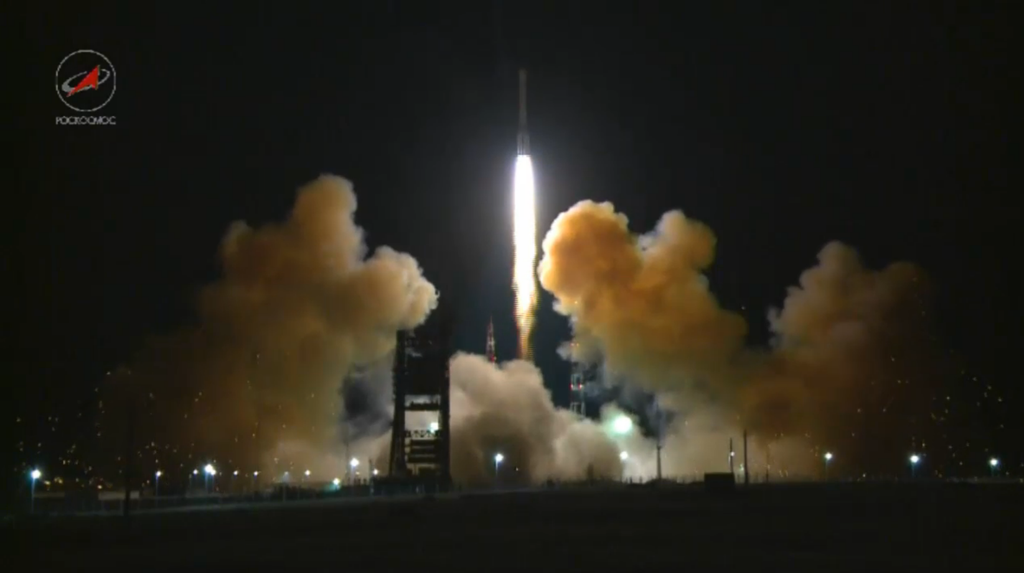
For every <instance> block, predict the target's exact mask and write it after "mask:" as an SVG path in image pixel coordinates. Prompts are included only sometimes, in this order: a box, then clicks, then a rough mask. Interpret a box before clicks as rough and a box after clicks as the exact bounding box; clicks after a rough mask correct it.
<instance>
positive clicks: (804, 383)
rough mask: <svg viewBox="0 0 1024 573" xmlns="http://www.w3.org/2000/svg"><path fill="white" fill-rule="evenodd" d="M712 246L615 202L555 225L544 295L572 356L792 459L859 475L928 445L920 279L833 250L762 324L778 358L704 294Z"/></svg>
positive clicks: (701, 234)
mask: <svg viewBox="0 0 1024 573" xmlns="http://www.w3.org/2000/svg"><path fill="white" fill-rule="evenodd" d="M714 246H715V237H714V235H713V234H712V232H711V230H710V229H709V228H708V227H706V226H705V225H703V224H701V223H699V222H696V221H693V220H691V219H688V218H686V217H685V216H684V215H683V214H682V213H681V212H679V211H672V212H669V213H667V214H665V215H664V216H663V217H662V219H661V221H660V222H659V223H658V226H657V228H656V230H655V231H654V232H652V233H650V234H648V235H644V236H637V235H635V234H633V233H632V232H630V230H629V228H628V221H627V219H626V217H625V216H624V215H622V214H621V213H616V212H615V210H614V207H613V206H612V205H611V204H610V203H603V204H597V203H593V202H590V201H584V202H581V203H579V204H577V205H575V206H574V207H572V208H571V209H569V210H568V211H566V212H565V213H562V214H561V215H560V216H559V217H558V218H557V219H556V220H555V222H554V223H553V224H552V227H551V230H550V231H549V233H548V234H547V236H546V237H545V239H544V242H543V257H542V260H541V263H540V284H541V285H542V286H543V287H544V288H545V289H547V290H548V291H550V292H551V293H552V294H553V295H554V296H555V299H556V310H558V311H559V312H561V313H563V314H565V315H567V316H569V317H570V319H571V320H572V322H573V327H574V337H575V342H576V343H577V344H574V345H571V346H569V347H568V348H570V349H571V351H572V353H573V355H574V356H576V357H577V358H586V359H593V357H595V356H598V357H602V358H603V359H604V361H605V364H606V366H607V367H609V368H610V369H611V370H613V371H615V372H617V373H620V374H623V375H626V376H627V377H628V378H629V380H630V381H631V382H633V383H636V384H639V385H640V386H642V387H644V388H646V389H648V390H651V391H654V392H656V393H657V394H658V395H659V397H660V399H661V400H663V401H664V402H665V403H667V404H669V405H670V406H672V407H675V408H685V409H686V410H688V411H689V412H690V413H691V414H692V415H698V416H701V417H702V418H707V417H708V416H709V413H712V412H713V413H714V415H715V416H719V417H720V418H721V419H720V420H719V421H718V422H716V423H715V424H711V423H707V424H703V427H704V428H705V429H707V428H712V427H714V428H718V429H714V430H713V431H711V430H707V431H704V432H703V433H706V434H708V435H713V434H715V433H716V432H719V431H722V430H723V429H728V430H729V431H732V432H734V433H733V435H734V436H735V437H738V431H737V429H739V428H743V427H746V428H748V429H749V430H750V431H751V432H752V433H753V436H754V439H755V440H757V441H759V442H760V443H762V444H765V445H766V446H767V445H768V444H771V443H775V444H776V445H778V443H779V442H780V441H783V440H784V441H785V442H786V443H787V445H788V446H790V448H789V449H792V448H793V447H797V446H793V440H794V439H796V440H799V441H801V442H802V443H803V447H804V450H805V451H804V454H805V455H806V456H810V457H809V458H808V459H814V456H815V455H816V453H815V452H816V451H817V450H816V449H817V448H829V449H842V450H843V451H844V453H845V454H846V455H847V458H846V460H847V461H849V463H851V464H853V463H856V464H858V466H857V467H859V468H864V469H868V470H870V469H871V467H872V461H871V458H872V455H873V454H878V455H875V456H874V457H875V458H876V460H875V461H877V462H878V463H879V464H888V465H889V466H892V465H893V464H902V462H903V456H902V455H898V454H897V452H898V450H900V449H903V450H905V449H907V448H909V447H911V445H912V443H914V441H915V440H916V441H918V442H921V441H924V440H925V438H926V437H927V436H929V435H931V434H932V433H933V432H932V430H934V427H933V425H932V424H930V423H929V420H928V408H930V401H931V395H932V394H933V393H934V391H935V389H936V388H937V386H938V385H939V384H940V382H941V379H942V377H941V376H940V375H939V374H938V373H937V372H935V365H936V364H938V361H937V360H935V359H934V354H933V350H934V349H932V348H931V344H930V343H931V338H930V337H929V335H928V332H927V329H928V324H927V319H926V312H925V307H924V298H923V294H924V291H923V287H924V286H925V280H924V276H923V273H922V272H921V271H920V269H918V268H916V267H915V266H913V265H910V264H906V263H897V264H894V265H891V266H889V267H887V268H885V269H883V270H880V271H875V270H871V269H868V268H865V267H864V266H863V264H862V263H861V261H860V259H859V258H858V257H857V254H856V253H855V252H854V251H853V250H852V249H851V248H849V247H847V246H845V245H842V244H840V243H831V244H829V245H827V246H826V247H825V248H824V249H823V250H822V251H821V253H820V254H819V264H818V266H816V267H814V268H813V269H811V270H809V271H807V272H805V273H804V274H803V275H802V276H801V278H800V286H799V287H798V288H792V289H790V292H789V296H788V297H787V298H786V300H785V303H784V305H783V307H782V309H781V311H778V312H774V313H773V314H772V315H771V317H770V318H771V325H772V329H773V333H774V334H775V336H776V339H775V341H774V344H773V347H772V348H770V349H754V348H748V347H746V346H745V345H744V337H745V335H746V323H745V321H744V320H743V319H742V318H741V317H740V316H739V315H737V314H735V313H733V312H730V311H728V310H725V309H723V308H722V307H721V306H720V305H719V304H718V302H717V301H716V299H715V297H714V296H713V294H712V293H711V291H710V289H709V284H708V281H707V278H706V277H705V275H704V271H705V270H706V269H707V268H708V267H709V265H710V264H711V262H712V260H713V258H714ZM691 417H692V416H691ZM680 419H681V420H682V421H681V422H680V423H682V424H686V416H682V417H681V418H680ZM680 431H682V430H681V429H680V428H678V427H676V428H673V429H671V431H670V434H671V433H673V432H675V433H678V432H680ZM671 441H672V440H670V442H671ZM676 441H677V442H678V440H676ZM720 447H724V446H720ZM668 448H669V445H668V444H667V445H666V450H667V449H668ZM883 450H884V452H883ZM889 450H891V451H889ZM883 453H884V455H881V454H883Z"/></svg>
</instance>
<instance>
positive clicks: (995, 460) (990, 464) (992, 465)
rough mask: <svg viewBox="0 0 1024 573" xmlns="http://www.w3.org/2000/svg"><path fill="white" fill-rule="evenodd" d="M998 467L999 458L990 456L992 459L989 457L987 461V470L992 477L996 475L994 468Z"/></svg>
mask: <svg viewBox="0 0 1024 573" xmlns="http://www.w3.org/2000/svg"><path fill="white" fill-rule="evenodd" d="M998 467H999V459H998V458H992V459H990V460H989V461H988V469H989V472H990V473H991V474H992V477H996V468H998Z"/></svg>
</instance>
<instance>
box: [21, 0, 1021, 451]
mask: <svg viewBox="0 0 1024 573" xmlns="http://www.w3.org/2000/svg"><path fill="white" fill-rule="evenodd" d="M336 4H337V5H338V6H334V5H333V4H332V5H331V6H330V7H328V5H326V4H325V5H323V6H319V7H317V8H316V9H301V8H299V7H296V6H293V5H291V4H284V5H283V6H284V7H276V6H277V4H272V3H264V4H261V3H256V4H253V5H252V6H251V7H248V8H243V9H241V10H231V9H228V8H220V7H218V6H217V5H216V3H208V4H207V6H206V8H205V9H204V10H202V11H200V12H189V13H173V12H161V11H159V10H157V9H155V8H152V7H150V6H148V5H147V6H146V7H145V8H136V9H131V10H125V9H121V10H116V11H104V10H102V9H98V8H94V7H91V6H90V7H88V8H87V7H85V5H83V6H82V7H79V8H75V7H72V6H65V5H60V6H59V7H58V6H54V7H52V8H47V7H46V5H45V3H44V4H40V5H34V6H33V7H32V8H31V14H30V15H29V17H28V20H27V26H26V28H25V30H26V32H27V42H28V45H27V48H26V50H25V53H26V54H27V56H28V57H27V58H26V59H25V61H26V69H27V72H28V76H27V81H26V82H24V83H22V84H21V86H22V89H21V90H19V91H22V92H23V93H24V95H25V98H26V100H27V104H28V105H27V110H26V113H24V114H22V116H21V117H20V118H19V119H20V121H21V122H22V123H23V125H24V126H25V127H26V128H27V132H28V137H29V138H28V141H27V145H26V147H27V149H28V154H27V155H28V158H27V163H26V164H25V165H24V166H22V169H21V170H20V172H21V174H22V177H21V178H20V179H19V181H18V185H19V188H18V191H17V192H15V193H13V194H12V195H13V196H15V197H17V198H19V199H21V200H24V201H27V204H26V205H24V206H22V207H17V208H12V209H11V210H10V211H9V212H8V217H9V218H11V219H12V223H13V225H12V228H13V229H15V230H16V233H15V237H14V238H15V241H16V246H15V248H14V249H13V252H14V254H15V257H14V259H13V260H14V261H15V262H14V263H13V264H14V265H15V266H16V267H19V268H15V269H14V276H15V279H14V280H13V282H14V283H16V284H17V285H18V286H23V287H25V289H26V292H25V293H24V295H23V298H22V299H20V300H9V301H8V305H7V306H8V308H7V310H6V311H5V312H6V313H8V315H9V316H11V317H12V318H13V319H14V320H13V321H6V322H8V323H9V324H16V325H20V326H18V327H17V330H15V331H14V334H13V336H11V337H9V338H8V339H7V341H8V344H9V348H8V350H9V351H10V352H12V353H13V356H12V364H14V365H15V366H16V368H15V369H14V372H15V376H14V377H13V379H11V380H10V381H9V382H8V388H9V391H10V392H11V393H12V394H13V400H11V401H10V404H11V405H12V406H13V407H14V408H15V409H17V410H18V411H19V412H23V413H25V414H24V415H26V416H28V418H31V419H36V418H35V417H36V416H38V415H39V414H43V415H44V416H45V415H47V414H48V412H49V411H50V410H51V409H52V410H53V411H55V412H56V411H62V412H75V411H77V410H78V409H80V408H82V407H83V404H84V403H85V402H83V400H87V399H88V398H89V396H90V391H91V389H92V388H93V387H94V386H95V385H96V382H97V381H98V380H99V379H100V377H101V376H102V374H103V372H104V371H106V370H108V369H110V368H111V367H113V366H115V365H116V364H118V363H119V362H122V361H125V360H127V359H128V358H130V356H131V354H132V353H133V352H134V351H135V350H137V349H138V348H139V346H140V345H141V344H142V342H143V340H144V337H145V336H146V335H148V334H152V333H156V332H161V331H168V330H172V329H174V328H175V327H177V326H179V325H181V324H184V323H186V322H187V321H188V320H190V319H191V318H193V317H194V314H193V313H192V296H193V295H194V293H195V289H196V288H197V287H198V286H200V285H202V284H204V283H206V282H209V281H211V280H213V279H214V278H215V277H216V276H217V273H218V269H217V263H216V258H215V255H216V249H217V245H218V242H219V240H220V238H221V236H222V234H223V232H224V231H225V229H226V228H227V226H228V224H229V223H230V222H231V221H233V220H236V219H244V220H246V221H248V222H250V223H252V224H261V223H265V222H269V221H275V220H281V219H283V218H284V217H285V216H286V215H287V212H288V210H289V208H290V206H291V204H292V201H293V198H294V192H295V189H296V188H297V187H298V186H299V185H301V184H302V183H305V182H307V181H309V180H311V179H313V178H314V177H316V176H317V175H319V174H321V173H325V172H329V173H335V174H339V175H343V176H345V177H347V178H349V179H351V180H352V181H353V182H354V183H355V188H356V192H357V195H358V199H359V203H360V204H359V210H358V212H357V220H358V222H359V223H360V224H361V225H362V226H363V227H364V228H365V229H366V230H367V232H368V239H369V242H370V244H371V246H378V245H390V246H392V247H395V248H397V249H399V250H402V251H407V252H410V253H411V254H413V255H414V256H415V257H416V258H417V259H418V260H419V261H420V262H421V264H422V265H423V267H424V269H425V272H426V275H427V276H428V278H429V279H430V280H432V281H433V282H434V283H435V284H436V285H438V287H439V288H440V290H441V293H442V297H443V298H444V299H446V300H451V301H453V302H454V304H455V305H456V307H457V309H458V312H459V314H460V317H461V322H460V325H459V330H458V332H459V336H458V340H457V343H458V345H459V346H460V347H461V348H463V349H465V350H470V351H475V352H482V351H483V348H484V333H485V328H486V323H487V318H488V315H489V314H493V315H494V317H495V322H496V326H497V330H498V352H499V355H500V356H501V357H502V358H511V357H512V355H513V353H514V351H515V343H514V326H513V322H512V318H511V315H512V297H511V290H510V287H509V284H510V280H511V278H510V267H511V246H510V242H511V241H510V237H511V224H510V219H511V214H510V205H511V195H510V193H511V174H512V162H513V159H514V157H513V156H514V154H515V129H516V83H515V82H516V68H517V67H518V66H520V65H523V66H526V67H528V69H529V73H530V76H529V77H530V87H529V110H530V111H529V118H530V126H531V144H532V150H533V155H534V158H535V164H536V170H537V187H538V198H539V199H538V200H539V205H538V208H539V221H538V229H540V230H541V233H543V232H545V231H546V230H547V228H548V227H549V226H550V223H551V221H552V220H553V219H554V217H555V216H557V214H558V213H560V212H561V211H563V210H565V209H566V208H568V207H570V206H571V205H572V204H574V203H575V202H576V201H579V200H582V199H587V198H589V199H594V200H610V201H612V202H614V203H615V204H616V206H617V207H618V208H619V209H620V210H622V211H624V212H625V213H626V214H627V215H628V216H629V217H630V219H631V222H632V225H633V226H634V229H636V230H638V231H647V230H650V229H651V228H652V227H653V225H654V224H655V223H656V221H657V219H658V218H659V217H660V215H661V214H662V213H663V212H665V211H667V210H669V209H672V208H681V209H683V210H684V211H685V212H686V213H687V214H688V215H690V216H693V217H695V218H697V219H700V220H703V221H705V222H707V223H708V224H709V225H710V226H711V227H712V228H713V229H714V230H715V232H716V233H717V235H718V237H719V257H718V261H717V262H716V264H715V266H714V268H713V270H712V271H711V274H710V278H711V281H712V287H713V289H714V290H715V291H716V292H717V293H718V294H719V296H720V297H721V299H722V301H723V303H724V304H725V305H726V306H729V307H732V308H736V309H739V308H740V307H741V306H742V307H743V308H744V309H745V313H746V314H747V316H748V318H749V320H750V321H751V322H752V323H753V325H754V329H753V330H754V332H753V334H752V341H753V342H755V343H763V342H765V341H766V336H765V333H764V330H765V329H764V322H765V320H764V314H765V311H766V310H767V308H768V306H770V305H778V304H780V303H781V302H782V299H783V297H784V296H785V288H786V287H787V286H789V285H792V284H795V283H796V281H797V279H798V277H799V273H800V272H801V271H802V270H804V269H806V268H808V267H810V266H812V265H813V264H814V263H815V255H816V254H817V252H818V250H819V249H820V248H821V247H822V246H823V245H824V244H825V243H826V242H827V241H829V240H832V239H838V240H842V241H844V242H848V243H850V244H852V245H853V246H855V247H857V248H858V249H860V251H861V253H862V254H863V255H864V257H865V259H866V261H867V262H868V263H869V264H870V265H873V266H879V265H883V264H886V263H888V262H892V261H896V260H911V261H915V262H917V263H919V264H921V265H923V266H924V267H925V268H926V269H927V270H928V272H929V273H930V274H931V275H932V277H933V279H934V282H935V288H936V296H937V301H936V303H937V312H938V313H939V316H940V320H941V329H940V335H941V336H942V338H943V340H944V342H945V344H946V345H947V346H948V348H949V349H951V350H954V351H956V352H957V353H958V354H959V355H961V356H962V357H963V360H964V361H965V363H966V364H967V369H968V370H969V372H970V373H971V375H976V376H978V377H979V378H982V379H984V380H986V381H990V382H991V383H992V384H993V385H996V386H997V387H998V388H999V391H1000V392H1001V393H1002V395H1003V396H1004V397H1005V399H1006V404H1007V407H1008V408H1016V410H1014V411H1015V412H1020V407H1019V403H1020V401H1021V400H1022V399H1024V396H1022V393H1021V392H1020V390H1019V382H1018V381H1017V379H1016V378H1017V377H1018V371H1019V368H1018V367H1017V363H1018V354H1019V348H1020V347H1021V344H1022V343H1024V336H1022V333H1021V326H1020V325H1021V315H1022V308H1021V294H1020V293H1021V292H1022V284H1021V279H1020V277H1021V273H1020V263H1019V262H1018V258H1019V254H1018V253H1017V252H1016V251H1017V250H1018V249H1016V248H1015V247H1016V245H1017V244H1018V243H1019V242H1020V239H1021V234H1022V233H1021V232H1020V230H1019V223H1018V222H1019V214H1020V209H1019V208H1017V207H1014V206H1013V205H1015V204H1016V202H1017V198H1016V197H1015V196H1013V194H1011V189H1015V190H1019V189H1020V187H1019V179H1017V178H1015V175H1016V174H1015V173H1014V174H1012V173H1011V169H1012V168H1019V165H1020V156H1019V150H1020V148H1021V147H1020V140H1019V132H1018V131H1016V130H1013V129H1012V127H1013V126H1014V125H1015V123H1016V120H1017V119H1018V117H1017V116H1015V117H1013V118H1011V113H1012V111H1011V110H1012V109H1013V108H1015V107H1017V106H1018V105H1019V102H1020V101H1022V100H1021V97H1020V96H1021V95H1022V94H1021V93H1020V91H1019V89H1018V88H1017V87H1016V86H1015V84H1014V83H1013V82H1011V78H1012V77H1013V76H1014V75H1019V69H1020V66H1019V64H1020V62H1019V61H1013V60H1011V54H1012V53H1014V52H1015V51H1016V49H1015V48H1017V47H1019V46H1015V42H1013V41H1012V38H1013V36H1015V35H1017V34H1018V33H1019V30H1018V29H1017V27H1015V25H1014V23H1015V22H1019V21H1020V20H1019V19H1018V18H1017V17H1016V16H1017V15H1016V14H1012V13H1011V6H1012V4H1011V3H1006V4H992V3H988V2H964V3H961V4H959V5H954V4H948V3H939V2H933V3H920V6H919V8H921V9H911V8H908V6H910V4H911V3H902V2H900V3H894V4H899V5H900V7H899V8H894V7H884V6H883V4H885V3H870V2H869V3H863V2H850V3H845V4H846V5H847V6H846V8H838V7H836V6H834V4H840V3H833V2H828V3H821V2H806V3H785V4H784V5H783V3H771V4H772V6H771V7H760V8H757V7H751V6H753V4H754V3H733V2H714V3H708V4H711V5H713V6H715V7H714V8H709V7H703V8H693V7H684V6H683V4H684V3H662V4H663V7H662V9H655V5H656V4H655V3H653V2H652V3H639V4H642V6H643V7H638V6H636V5H635V4H638V3H633V2H609V3H600V2H536V3H535V2H509V1H505V2H497V1H494V2H476V3H465V4H462V3H459V4H454V3H440V2H432V1H404V2H403V1H398V0H394V1H392V2H385V1H364V2H351V3H344V2H341V3H336ZM606 4H607V5H608V6H606ZM748 4H749V6H748ZM554 5H557V7H553V6H554ZM740 5H743V6H744V7H743V8H740V7H739V6H740ZM340 6H345V7H344V8H342V7H340ZM82 48H91V49H95V50H98V51H100V52H102V53H104V54H105V55H106V56H108V57H109V58H110V59H111V60H112V62H113V63H114V65H115V67H116V70H117V93H116V96H115V97H114V99H113V101H112V103H111V104H110V106H109V108H108V109H105V110H104V113H110V114H116V116H117V125H116V126H113V127H111V126H106V127H70V126H54V119H53V117H54V116H56V115H63V114H64V113H65V110H64V109H63V107H62V104H61V102H60V101H59V100H58V98H57V96H56V95H55V93H54V88H53V78H54V70H55V69H56V66H57V64H58V63H59V62H60V61H61V59H62V58H63V57H64V56H65V55H66V54H67V53H69V52H72V51H74V50H77V49H82ZM1018 79H1019V78H1018ZM1014 111H1015V110H1014ZM1012 149H1017V150H1018V151H1017V152H1016V153H1014V152H1012V151H1011V150H1012ZM1011 166H1012V167H1011ZM8 268H10V266H8ZM17 277H22V278H21V279H20V280H19V278H17ZM567 332H568V329H567V326H566V324H565V320H564V319H563V318H561V317H558V316H556V315H555V314H554V313H553V312H552V311H551V310H550V299H548V298H545V299H543V300H542V301H541V312H540V317H539V328H538V332H537V336H536V339H535V346H536V352H537V359H538V362H539V363H540V364H541V366H542V367H543V368H544V370H545V375H546V377H547V379H548V385H549V387H552V388H553V391H554V395H555V399H556V402H559V403H562V404H563V405H564V404H565V402H566V400H567V391H566V384H567V376H568V367H567V366H566V365H565V364H564V363H561V362H560V361H559V360H558V359H557V358H556V357H555V347H556V345H557V342H558V341H559V340H562V339H564V338H565V337H566V335H567ZM12 418H13V416H10V417H7V419H8V420H10V419H12ZM18 432H19V433H24V427H22V428H21V429H18Z"/></svg>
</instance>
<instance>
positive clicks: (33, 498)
mask: <svg viewBox="0 0 1024 573" xmlns="http://www.w3.org/2000/svg"><path fill="white" fill-rule="evenodd" d="M29 476H31V477H32V493H31V494H30V497H29V502H28V503H29V505H28V512H29V513H35V512H36V481H37V480H38V479H39V478H40V477H42V476H43V472H41V471H39V470H38V469H34V470H32V473H30V474H29Z"/></svg>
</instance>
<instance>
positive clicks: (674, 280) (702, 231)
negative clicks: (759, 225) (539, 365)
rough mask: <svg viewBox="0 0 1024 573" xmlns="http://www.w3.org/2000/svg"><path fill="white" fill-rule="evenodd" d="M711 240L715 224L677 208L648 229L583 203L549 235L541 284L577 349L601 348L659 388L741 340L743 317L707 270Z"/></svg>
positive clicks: (713, 362) (696, 371)
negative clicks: (723, 301)
mask: <svg viewBox="0 0 1024 573" xmlns="http://www.w3.org/2000/svg"><path fill="white" fill-rule="evenodd" d="M714 244H715V238H714V235H712V233H711V231H710V229H708V228H707V227H706V226H704V225H703V224H701V223H698V222H695V221H692V220H690V219H687V218H686V217H685V216H683V214H682V213H680V212H678V211H673V212H670V213H667V214H666V215H665V216H664V217H662V219H661V222H660V223H659V224H658V227H657V229H656V230H655V232H654V233H652V234H650V235H647V236H642V237H637V236H635V235H633V234H632V233H631V232H630V231H629V227H628V220H627V219H626V217H625V215H623V214H621V213H616V212H615V209H614V207H613V206H612V204H611V203H601V204H598V203H594V202H592V201H583V202H581V203H578V204H576V205H575V206H574V207H572V208H571V209H569V210H568V211H566V212H565V213H562V214H561V215H559V216H558V218H556V219H555V221H554V223H553V224H552V225H551V230H550V231H549V232H548V234H547V236H546V237H545V239H544V244H543V250H544V258H543V259H542V260H541V263H540V282H541V285H542V286H543V287H544V288H545V289H547V290H548V291H550V292H551V293H552V294H553V295H554V296H555V299H556V310H558V311H559V312H561V313H562V314H565V315H567V316H569V317H570V318H571V319H572V320H573V323H574V325H575V327H576V334H577V342H579V345H578V346H577V347H576V348H574V349H573V353H574V355H575V356H576V357H578V358H585V357H588V356H590V357H592V356H593V355H594V353H595V351H596V352H597V353H598V354H600V355H602V356H603V357H604V358H605V360H606V361H607V363H608V366H609V367H610V368H611V369H612V370H615V371H624V372H638V373H641V374H642V375H643V377H644V379H645V381H646V383H647V384H648V386H649V387H654V388H658V387H670V388H671V387H677V386H678V384H679V380H678V377H679V376H683V375H688V376H694V375H700V374H707V373H708V371H709V370H711V369H713V368H717V367H718V366H719V365H720V364H721V363H722V362H723V361H725V360H727V359H728V358H729V357H730V356H731V355H732V354H733V353H735V352H736V351H737V350H738V349H739V348H740V347H741V345H742V342H743V337H744V335H745V334H746V324H745V323H744V321H743V319H742V318H741V317H740V316H739V315H736V314H734V313H731V312H728V311H725V310H723V309H722V308H721V307H720V306H719V305H718V303H717V301H716V300H715V298H714V296H713V295H712V294H711V292H710V290H709V289H708V284H707V280H706V279H705V277H704V275H703V274H702V271H703V270H704V269H705V268H707V267H708V266H709V265H710V264H711V261H712V259H713V257H714ZM595 345H596V346H595Z"/></svg>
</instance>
